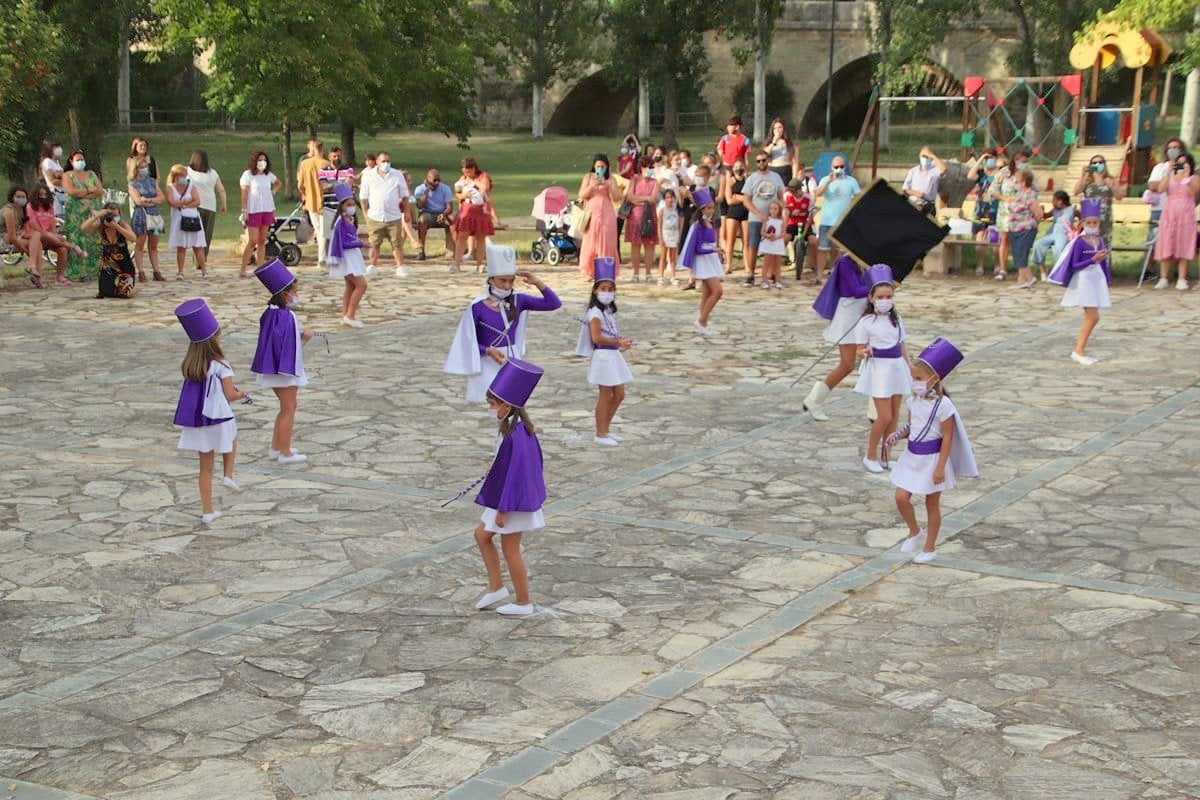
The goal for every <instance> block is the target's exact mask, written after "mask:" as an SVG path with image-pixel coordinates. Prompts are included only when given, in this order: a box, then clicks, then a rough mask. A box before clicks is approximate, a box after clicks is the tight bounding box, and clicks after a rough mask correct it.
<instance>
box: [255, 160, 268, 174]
mask: <svg viewBox="0 0 1200 800" xmlns="http://www.w3.org/2000/svg"><path fill="white" fill-rule="evenodd" d="M257 166H258V171H259V172H266V171H267V162H265V161H260V162H258V165H257Z"/></svg>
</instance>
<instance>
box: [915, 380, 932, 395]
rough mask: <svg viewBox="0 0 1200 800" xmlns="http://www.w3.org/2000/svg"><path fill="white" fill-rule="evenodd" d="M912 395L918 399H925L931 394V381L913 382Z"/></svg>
mask: <svg viewBox="0 0 1200 800" xmlns="http://www.w3.org/2000/svg"><path fill="white" fill-rule="evenodd" d="M912 393H913V394H915V395H916V396H917V397H924V396H925V395H927V394H929V381H913V382H912Z"/></svg>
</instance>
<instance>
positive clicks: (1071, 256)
mask: <svg viewBox="0 0 1200 800" xmlns="http://www.w3.org/2000/svg"><path fill="white" fill-rule="evenodd" d="M1107 249H1108V246H1107V245H1106V244H1105V243H1104V239H1103V237H1101V238H1100V245H1099V247H1093V246H1092V245H1090V244H1088V243H1087V241H1086V240H1085V239H1084V238H1083V236H1082V235H1080V236H1076V237H1075V238H1074V239H1072V240H1071V242H1070V243H1068V244H1067V247H1066V249H1065V250H1064V251H1063V254H1062V255H1061V256H1059V257H1058V262H1057V263H1056V264H1055V265H1054V269H1052V270H1051V271H1050V274H1049V275H1048V276H1047V277H1046V280H1048V281H1049V282H1050V283H1057V284H1058V285H1059V286H1070V285H1071V278H1073V277H1074V276H1075V273H1076V272H1082V271H1083V270H1085V269H1087V268H1088V267H1091V266H1098V267H1100V269H1101V270H1102V271H1103V272H1104V280H1105V281H1107V282H1108V283H1110V284H1111V283H1112V273H1111V272H1110V271H1109V269H1108V259H1107V258H1105V259H1104V260H1103V261H1100V262H1099V263H1097V262H1094V261H1092V257H1093V256H1095V255H1096V253H1098V252H1100V251H1102V250H1107Z"/></svg>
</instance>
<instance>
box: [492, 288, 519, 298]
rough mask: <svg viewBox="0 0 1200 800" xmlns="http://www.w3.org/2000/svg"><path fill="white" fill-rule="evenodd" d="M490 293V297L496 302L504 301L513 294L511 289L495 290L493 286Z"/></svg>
mask: <svg viewBox="0 0 1200 800" xmlns="http://www.w3.org/2000/svg"><path fill="white" fill-rule="evenodd" d="M490 291H491V293H492V297H495V298H496V299H497V300H504V299H506V298H508V297H512V293H513V290H512V289H497V288H496V287H495V286H493V287H492V288H491V289H490Z"/></svg>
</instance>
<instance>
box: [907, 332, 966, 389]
mask: <svg viewBox="0 0 1200 800" xmlns="http://www.w3.org/2000/svg"><path fill="white" fill-rule="evenodd" d="M962 360H963V354H962V353H961V352H960V351H959V349H958V348H957V347H955V346H954V345H953V344H951V343H950V340H949V339H943V338H942V337H941V336H939V337H938V338H936V339H934V340H933V341H932V342H931V343H930V345H929V347H926V348H925V349H924V350H922V351H921V355H919V356H917V361H921V362H923V363H925V364H928V365H929V368H930V369H931V370H933V371H934V372H935V373H936V374H937V376H938V377H939V378H941V379H942V380H945V379H946V376H947V375H949V374H950V373H951V372H952V371H953V370H954V368H955V367H957V366H958V365H959V363H961V362H962Z"/></svg>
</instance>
